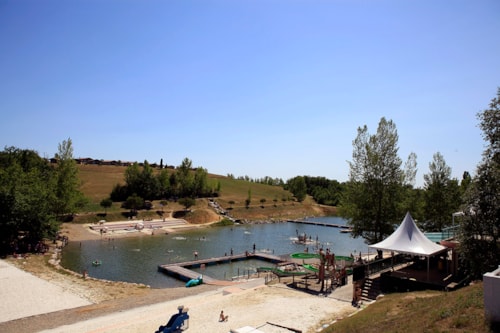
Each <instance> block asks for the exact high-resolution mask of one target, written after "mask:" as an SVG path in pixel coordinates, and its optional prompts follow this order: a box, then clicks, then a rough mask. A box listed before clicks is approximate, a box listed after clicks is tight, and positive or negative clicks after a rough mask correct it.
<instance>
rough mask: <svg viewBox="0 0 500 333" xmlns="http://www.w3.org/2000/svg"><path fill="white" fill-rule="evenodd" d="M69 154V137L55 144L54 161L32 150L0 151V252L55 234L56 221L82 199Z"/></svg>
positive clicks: (31, 244)
mask: <svg viewBox="0 0 500 333" xmlns="http://www.w3.org/2000/svg"><path fill="white" fill-rule="evenodd" d="M72 154H73V147H72V143H71V140H70V139H68V140H67V141H63V142H62V143H61V144H59V149H58V153H57V154H56V157H57V159H58V160H59V163H57V165H50V164H48V163H47V161H46V160H45V159H43V158H41V157H40V156H39V155H38V153H36V152H35V151H33V150H21V149H17V148H14V147H9V148H5V149H4V151H2V152H0V254H5V253H13V252H20V251H23V252H25V251H27V250H28V249H34V248H36V244H37V243H38V242H39V241H40V240H42V239H43V238H45V237H50V238H53V237H55V235H56V233H57V231H58V228H59V222H60V221H61V220H63V219H64V218H65V217H66V216H71V214H73V213H75V212H76V211H78V209H79V208H81V207H82V206H83V205H84V204H85V203H86V200H85V198H84V196H83V194H82V193H81V192H80V191H79V185H80V183H79V178H78V173H77V172H78V169H77V168H76V163H75V161H74V160H73V157H72Z"/></svg>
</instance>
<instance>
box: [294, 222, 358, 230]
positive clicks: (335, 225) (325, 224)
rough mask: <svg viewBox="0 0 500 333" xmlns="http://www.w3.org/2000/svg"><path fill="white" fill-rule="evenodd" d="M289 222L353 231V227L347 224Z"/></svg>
mask: <svg viewBox="0 0 500 333" xmlns="http://www.w3.org/2000/svg"><path fill="white" fill-rule="evenodd" d="M287 222H291V223H300V224H311V225H320V226H323V227H334V228H340V229H345V230H351V227H349V226H348V225H345V224H335V223H326V222H316V221H305V220H287Z"/></svg>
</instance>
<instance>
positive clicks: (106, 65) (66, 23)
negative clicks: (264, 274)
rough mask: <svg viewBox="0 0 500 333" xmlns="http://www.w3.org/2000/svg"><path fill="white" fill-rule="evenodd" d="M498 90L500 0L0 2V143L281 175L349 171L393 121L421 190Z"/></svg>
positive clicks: (464, 157) (474, 153) (461, 157)
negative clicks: (382, 124) (364, 134)
mask: <svg viewBox="0 0 500 333" xmlns="http://www.w3.org/2000/svg"><path fill="white" fill-rule="evenodd" d="M498 87H500V2H499V1H497V0H491V1H486V0H485V1H483V0H479V1H469V0H467V1H461V0H450V1H445V0H443V1H435V0H429V1H427V0H419V1H409V0H408V1H402V0H366V1H361V0H331V1H326V0H325V1H315V0H301V1H299V0H225V1H223V0H221V1H210V0H199V1H189V0H169V1H148V0H143V1H139V0H136V1H127V0H103V1H94V0H85V1H78V0H71V1H40V0H36V1H34V0H33V1H22V0H12V1H5V0H0V114H1V118H0V119H1V120H0V144H1V145H2V147H1V148H2V149H3V148H4V147H8V146H14V147H18V148H22V149H34V150H36V151H38V153H39V154H40V155H41V156H44V157H52V156H54V154H55V153H56V152H57V146H58V144H59V143H60V142H62V141H63V140H65V139H67V138H71V140H72V141H73V146H74V157H92V158H96V159H105V160H112V159H115V160H122V161H144V160H148V161H149V162H151V163H152V162H157V163H159V162H160V159H162V158H163V161H164V163H167V164H169V165H175V166H178V165H180V163H181V162H182V160H183V159H184V158H186V157H187V158H189V159H190V160H191V161H192V162H193V166H195V167H198V166H201V167H204V168H206V169H207V170H208V172H210V173H216V174H221V175H226V174H228V173H231V174H233V175H235V176H245V175H248V176H249V177H251V178H261V177H264V176H270V177H273V178H275V177H278V178H282V179H283V180H285V181H286V180H287V179H289V178H292V177H295V176H297V175H309V176H323V177H327V178H329V179H336V180H338V181H346V180H347V179H348V174H349V168H348V163H347V161H349V160H351V159H352V141H353V140H354V138H355V137H356V133H357V128H358V127H359V126H363V125H365V124H366V125H367V126H368V129H369V132H370V133H375V132H376V129H377V125H378V122H379V120H380V119H381V117H385V118H386V119H391V120H393V121H394V122H395V124H396V127H397V129H398V134H399V148H400V150H399V151H400V156H401V158H402V159H403V161H405V160H406V158H407V156H408V154H409V153H410V152H415V153H416V154H417V158H418V159H417V161H418V174H417V186H421V185H422V184H423V175H424V174H425V173H428V172H429V162H431V161H432V156H433V154H434V153H436V152H440V153H441V154H442V155H443V156H444V158H445V160H446V163H447V164H448V165H449V166H450V167H451V168H452V170H453V174H452V176H453V177H456V178H458V179H461V177H462V174H463V172H464V171H469V172H470V173H471V174H475V169H476V166H477V164H478V163H479V162H480V160H481V153H482V151H483V149H484V141H483V140H482V137H481V131H480V129H479V128H478V121H477V118H476V114H477V113H478V112H480V111H482V110H484V109H485V108H487V107H488V104H489V102H490V101H491V99H492V98H494V97H495V96H496V92H497V88H498Z"/></svg>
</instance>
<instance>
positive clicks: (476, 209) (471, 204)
mask: <svg viewBox="0 0 500 333" xmlns="http://www.w3.org/2000/svg"><path fill="white" fill-rule="evenodd" d="M477 117H478V119H479V121H480V124H479V127H480V128H481V130H482V131H483V139H484V140H485V141H486V143H487V146H486V149H485V150H484V152H483V159H482V161H481V162H480V164H479V165H478V167H477V175H476V177H474V179H473V181H472V184H471V185H470V186H469V188H468V190H467V192H466V195H465V198H466V200H465V201H466V204H465V206H464V211H463V212H464V218H463V220H462V222H461V224H460V236H459V240H460V253H461V260H462V267H464V268H465V270H466V272H467V273H468V274H470V275H471V276H472V277H473V278H482V276H483V274H484V273H486V272H490V271H493V270H494V269H496V268H497V267H498V258H500V249H499V246H498V244H499V236H500V88H499V89H498V91H497V96H496V98H493V99H492V101H491V102H490V105H489V108H488V109H486V110H484V111H482V112H480V113H478V114H477Z"/></svg>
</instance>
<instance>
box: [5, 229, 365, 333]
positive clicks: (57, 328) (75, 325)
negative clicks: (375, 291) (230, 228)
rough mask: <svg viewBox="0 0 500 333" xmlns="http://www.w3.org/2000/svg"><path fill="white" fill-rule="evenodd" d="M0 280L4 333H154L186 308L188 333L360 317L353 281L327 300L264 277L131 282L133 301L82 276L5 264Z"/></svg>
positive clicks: (80, 232)
mask: <svg viewBox="0 0 500 333" xmlns="http://www.w3.org/2000/svg"><path fill="white" fill-rule="evenodd" d="M64 232H65V233H66V234H67V235H68V236H69V237H70V239H71V240H78V239H80V240H83V239H88V237H100V235H98V234H97V235H92V233H91V232H89V231H88V230H87V229H85V228H83V227H82V226H81V225H71V226H70V227H69V228H68V227H67V226H66V227H65V228H64ZM89 234H90V235H89ZM30 260H31V259H30V258H28V259H27V260H26V262H25V265H29V261H30ZM16 264H17V263H16ZM0 274H1V275H0V277H1V278H2V284H0V296H1V297H2V300H3V302H2V308H1V310H2V311H1V312H0V331H2V332H19V330H20V328H23V329H25V328H27V327H29V328H30V329H31V330H28V331H41V332H121V333H123V332H154V331H155V330H157V329H158V327H159V326H160V325H165V324H166V323H167V321H168V320H169V318H170V317H171V315H173V314H175V313H177V312H178V310H177V307H178V306H180V305H182V306H184V307H186V308H187V309H188V310H187V311H188V314H189V316H190V319H189V329H188V332H195V333H196V332H200V333H202V332H211V333H217V332H221V333H227V332H230V331H231V330H235V329H238V328H242V327H253V328H256V329H258V331H255V332H259V331H260V332H264V333H275V332H291V331H290V330H288V329H287V328H284V327H288V328H292V329H295V330H297V331H301V332H303V333H312V332H320V331H321V328H322V327H323V325H328V324H330V323H332V322H334V321H335V320H339V319H342V318H345V317H346V316H349V315H351V314H353V313H355V312H356V311H358V309H356V308H354V307H352V306H351V299H352V284H351V283H349V284H348V285H346V286H342V287H340V288H336V289H335V290H334V291H333V292H332V293H329V294H327V295H323V294H317V293H314V292H307V291H306V290H303V289H299V288H294V287H292V285H291V284H289V283H288V282H289V281H286V280H282V282H281V283H278V282H275V283H273V284H271V285H265V284H264V279H262V278H256V279H251V280H248V281H245V282H242V283H241V284H238V285H234V286H226V287H218V286H208V285H202V286H199V287H194V288H172V289H171V290H169V289H161V290H158V289H157V290H155V289H147V290H144V288H142V289H141V288H137V286H133V285H130V284H124V285H123V286H122V287H121V288H123V289H124V291H125V293H127V291H128V290H130V296H128V297H127V295H125V296H124V295H121V296H120V297H119V299H114V296H113V295H111V296H110V295H107V297H105V296H106V295H100V294H106V293H108V292H109V290H107V289H106V288H107V287H106V286H104V287H102V286H101V287H99V283H98V281H94V282H92V281H90V282H89V281H84V280H83V279H82V278H80V277H79V276H78V275H76V276H73V277H69V276H65V275H64V274H59V276H57V277H56V276H52V277H49V278H48V281H47V279H44V278H42V277H39V276H35V275H33V274H29V273H26V272H24V271H23V270H22V269H20V268H17V267H15V266H14V265H11V264H10V263H9V262H7V261H4V260H2V261H0ZM61 275H62V276H61ZM20 276H22V280H20ZM20 281H22V284H20ZM112 284H113V285H115V284H119V283H118V282H116V283H112ZM21 285H22V286H23V287H20V286H21ZM25 286H29V288H26V287H25ZM109 288H111V287H109ZM13 291H14V292H13ZM134 293H135V294H134ZM99 307H101V312H100V310H99ZM20 309H22V310H20ZM221 310H224V312H225V313H226V314H227V315H229V320H228V321H227V322H219V321H218V319H219V313H220V311H221ZM37 323H38V324H37ZM31 326H35V327H31ZM37 327H38V329H37Z"/></svg>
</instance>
